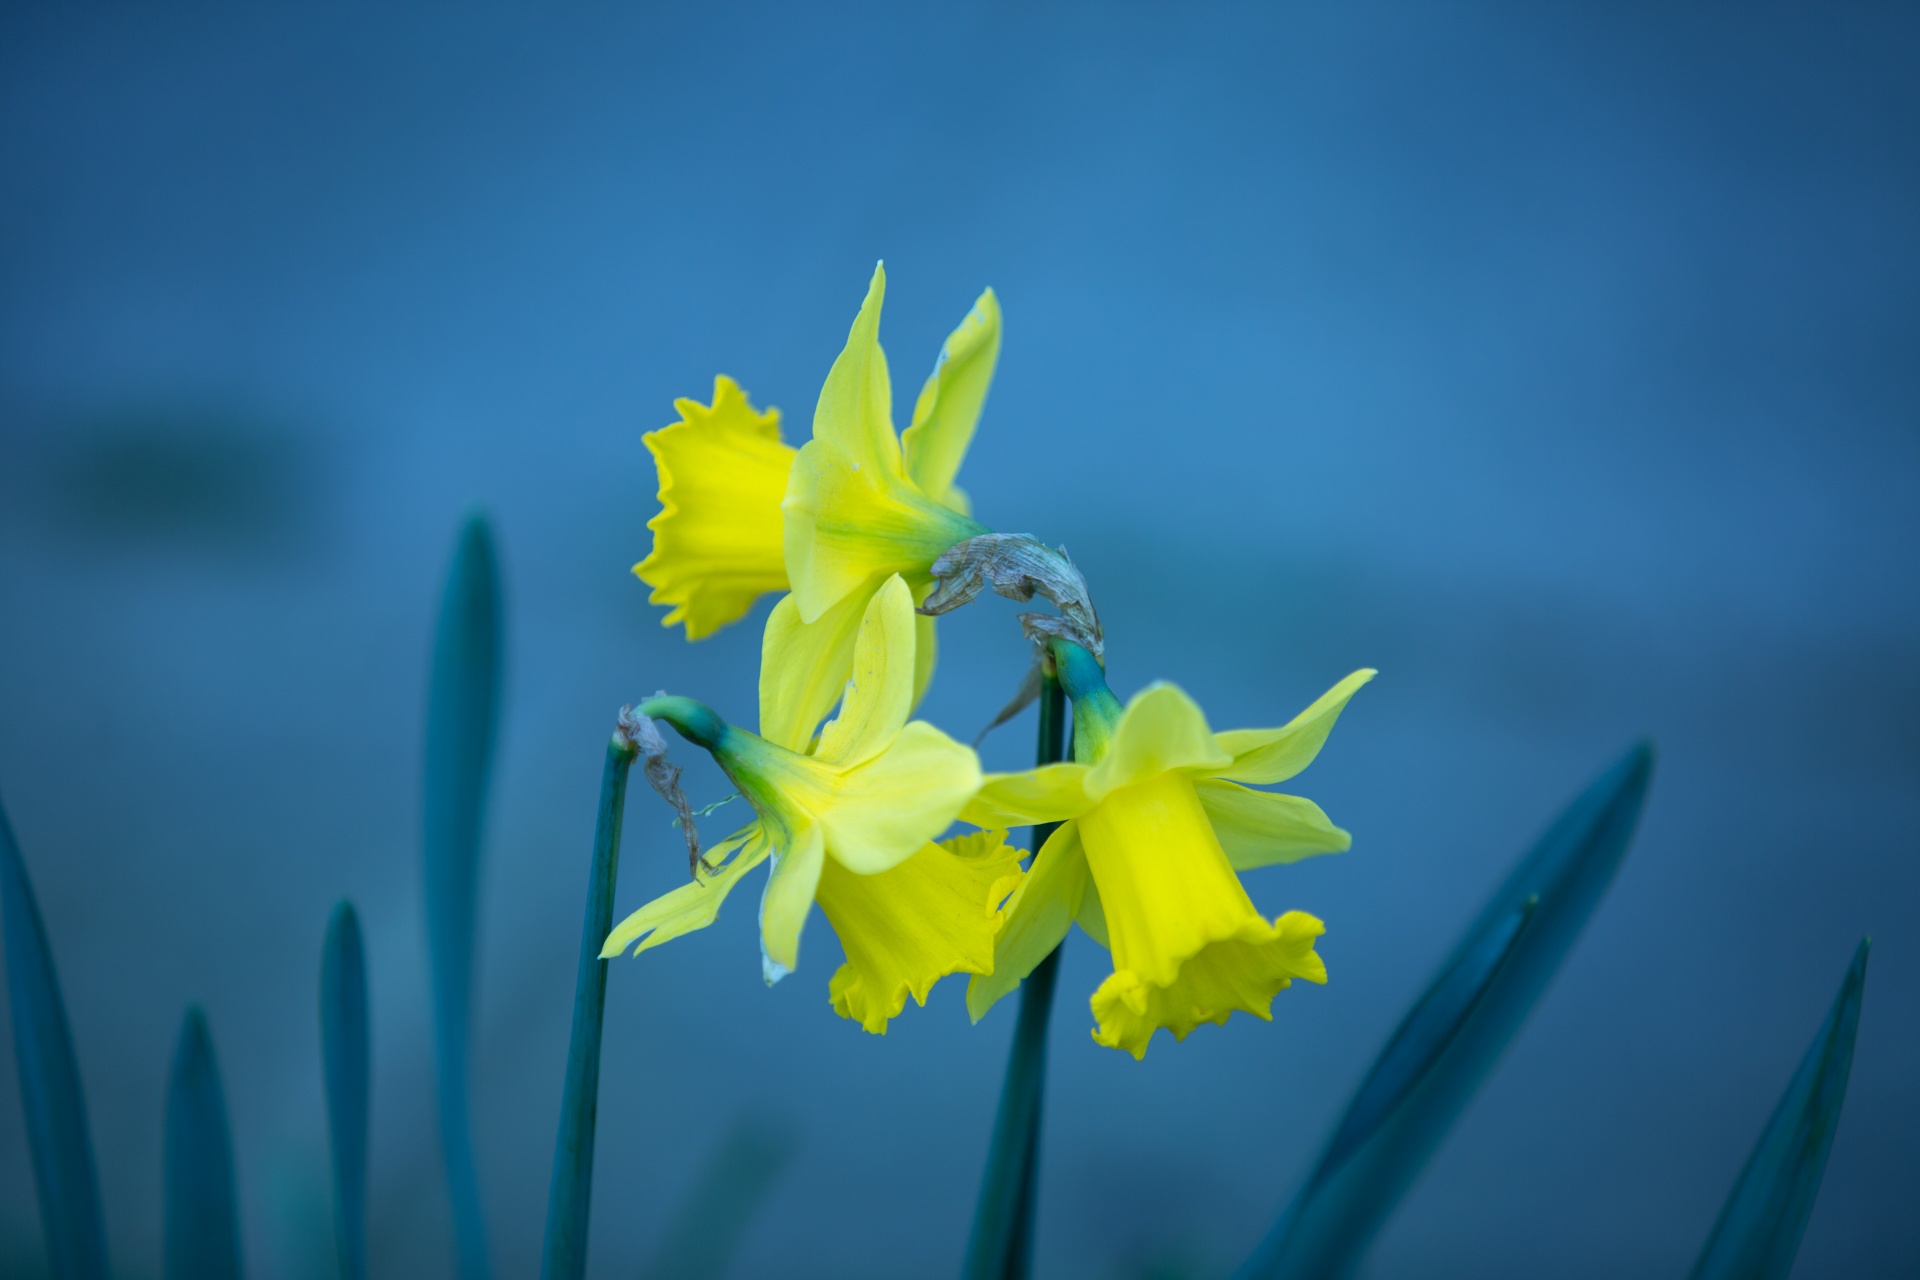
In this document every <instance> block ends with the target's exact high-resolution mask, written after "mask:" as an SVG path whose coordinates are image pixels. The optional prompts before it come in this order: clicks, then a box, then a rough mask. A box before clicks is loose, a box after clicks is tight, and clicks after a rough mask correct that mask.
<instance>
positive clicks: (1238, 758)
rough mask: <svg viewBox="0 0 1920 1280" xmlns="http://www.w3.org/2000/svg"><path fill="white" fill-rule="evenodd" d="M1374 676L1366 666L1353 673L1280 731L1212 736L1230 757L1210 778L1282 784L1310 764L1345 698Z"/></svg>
mask: <svg viewBox="0 0 1920 1280" xmlns="http://www.w3.org/2000/svg"><path fill="white" fill-rule="evenodd" d="M1377 674H1378V672H1376V671H1374V670H1373V669H1372V668H1370V667H1369V668H1364V669H1362V670H1359V671H1356V672H1354V673H1353V674H1352V675H1350V676H1348V677H1347V678H1346V679H1344V680H1342V681H1341V682H1340V683H1339V684H1336V685H1335V686H1333V688H1331V689H1329V690H1327V691H1326V692H1325V693H1323V694H1321V695H1320V697H1319V698H1318V699H1316V700H1315V702H1314V704H1313V705H1312V706H1310V707H1308V708H1307V709H1306V710H1305V711H1302V712H1301V713H1300V714H1299V715H1297V716H1295V717H1294V718H1293V719H1292V720H1290V721H1288V722H1287V724H1286V725H1285V726H1283V727H1282V728H1279V729H1229V730H1227V731H1226V732H1225V733H1221V734H1217V735H1215V736H1216V738H1217V740H1218V741H1219V744H1220V748H1221V749H1222V750H1223V751H1226V752H1227V753H1228V754H1230V755H1231V756H1232V757H1233V764H1232V765H1231V766H1230V767H1228V768H1226V769H1222V770H1220V771H1219V772H1218V773H1216V774H1215V775H1214V776H1215V777H1220V778H1227V779H1230V780H1231V781H1234V782H1251V783H1254V784H1256V785H1265V784H1267V783H1273V782H1285V781H1286V780H1287V779H1288V778H1291V777H1292V776H1293V775H1294V774H1296V773H1299V772H1300V771H1301V770H1302V769H1304V768H1306V767H1307V766H1308V765H1310V764H1312V763H1313V758H1314V757H1315V756H1317V755H1319V754H1320V747H1321V745H1322V744H1323V743H1325V742H1326V740H1327V735H1328V734H1329V733H1332V732H1333V724H1334V721H1336V720H1338V719H1339V718H1340V712H1341V710H1342V709H1343V708H1345V706H1346V705H1347V699H1349V698H1351V697H1353V695H1354V694H1355V693H1356V692H1357V691H1358V690H1359V688H1360V686H1361V685H1363V684H1365V683H1366V682H1367V681H1369V680H1371V679H1373V677H1374V676H1375V675H1377Z"/></svg>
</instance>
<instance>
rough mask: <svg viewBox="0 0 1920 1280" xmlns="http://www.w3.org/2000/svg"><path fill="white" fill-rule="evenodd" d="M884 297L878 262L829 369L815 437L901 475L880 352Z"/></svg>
mask: <svg viewBox="0 0 1920 1280" xmlns="http://www.w3.org/2000/svg"><path fill="white" fill-rule="evenodd" d="M886 297H887V268H886V264H885V263H878V264H876V265H875V266H874V268H873V278H872V279H871V280H869V281H868V282H867V296H866V298H865V299H864V300H863V301H862V302H861V303H860V314H859V315H857V316H855V317H854V318H853V327H852V328H851V329H850V330H848V331H847V345H846V346H845V347H843V348H842V349H841V351H840V354H839V356H837V357H836V358H835V359H834V362H833V368H831V369H829V370H828V371H827V380H826V382H825V383H824V384H822V385H821V387H820V399H819V401H818V402H816V403H815V405H814V408H813V438H814V439H815V440H824V441H827V442H830V443H832V444H836V445H838V446H840V447H841V448H842V449H844V450H845V451H846V452H847V455H848V457H849V459H850V460H851V461H853V462H857V463H860V464H861V465H862V466H864V467H866V468H868V469H869V470H871V469H874V468H879V469H881V470H884V471H887V472H888V473H890V474H895V475H898V474H902V473H901V469H900V442H899V440H898V439H897V438H896V437H895V436H894V433H893V388H892V383H891V382H890V381H889V380H888V378H887V357H886V353H885V352H883V351H882V350H881V349H880V307H881V304H882V303H884V302H885V301H886Z"/></svg>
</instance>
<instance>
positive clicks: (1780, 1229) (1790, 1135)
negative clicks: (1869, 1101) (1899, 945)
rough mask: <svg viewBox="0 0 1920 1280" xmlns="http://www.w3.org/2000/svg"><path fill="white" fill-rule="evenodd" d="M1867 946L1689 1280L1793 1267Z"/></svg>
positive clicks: (1774, 1279) (1851, 1029)
mask: <svg viewBox="0 0 1920 1280" xmlns="http://www.w3.org/2000/svg"><path fill="white" fill-rule="evenodd" d="M1867 947H1868V940H1867V939H1865V938H1863V939H1861V941H1860V946H1859V947H1858V948H1857V949H1856V950H1855V951H1854V953H1853V963H1852V964H1851V965H1849V966H1848V967H1847V976H1846V978H1845V979H1844V980H1842V981H1841V983H1840V993H1839V994H1838V995H1836V996H1835V997H1834V998H1833V1007H1832V1008H1831V1009H1829V1010H1827V1020H1826V1021H1825V1022H1823V1023H1821V1024H1820V1031H1819V1034H1817V1035H1815V1036H1814V1038H1813V1044H1812V1045H1810V1046H1809V1047H1808V1048H1807V1053H1806V1056H1805V1057H1803V1058H1802V1059H1800V1069H1799V1070H1798V1071H1795V1072H1794V1073H1793V1079H1792V1080H1791V1081H1789V1082H1788V1084H1787V1092H1786V1094H1785V1096H1783V1097H1782V1098H1781V1099H1780V1105H1779V1106H1777V1107H1775V1108H1774V1110H1773V1118H1772V1119H1771V1120H1769V1121H1767V1127H1766V1129H1765V1131H1763V1132H1762V1133H1761V1135H1760V1141H1759V1142H1758V1143H1756V1144H1755V1145H1754V1148H1753V1154H1752V1155H1750V1156H1748V1157H1747V1167H1746V1168H1744V1169H1742V1170H1741V1171H1740V1181H1738V1182H1736V1183H1734V1185H1733V1194H1731V1195H1729V1196H1728V1197H1727V1203H1726V1205H1725V1206H1724V1207H1723V1208H1722V1209H1721V1210H1720V1220H1719V1221H1718V1222H1716V1223H1714V1224H1713V1234H1712V1235H1710V1236H1708V1237H1707V1244H1706V1247H1705V1248H1704V1249H1702V1250H1701V1251H1700V1260H1699V1261H1698V1262H1696V1263H1694V1264H1693V1271H1692V1272H1691V1280H1786V1277H1787V1274H1788V1273H1789V1272H1791V1271H1792V1270H1793V1259H1794V1255H1795V1254H1797V1253H1799V1252H1800V1237H1801V1235H1802V1234H1804V1233H1805V1231H1806V1229H1807V1219H1808V1217H1809V1216H1811V1215H1812V1213H1813V1201H1814V1197H1815V1196H1817V1195H1819V1194H1820V1179H1821V1178H1822V1177H1823V1176H1824V1175H1825V1174H1826V1171H1827V1153H1828V1152H1829V1151H1831V1150H1832V1149H1833V1134H1834V1130H1835V1129H1837V1128H1838V1127H1839V1125H1840V1107H1841V1105H1842V1104H1843V1103H1845V1102H1846V1100H1847V1078H1848V1076H1849V1075H1850V1074H1851V1073H1852V1071H1853V1041H1854V1036H1855V1034H1856V1033H1857V1032H1858V1031H1859V1030H1860V1001H1861V997H1862V996H1863V995H1864V994H1865V991H1866V984H1867Z"/></svg>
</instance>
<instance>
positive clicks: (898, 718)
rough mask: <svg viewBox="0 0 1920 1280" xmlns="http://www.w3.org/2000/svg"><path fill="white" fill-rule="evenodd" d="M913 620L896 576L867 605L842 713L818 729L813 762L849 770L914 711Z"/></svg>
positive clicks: (868, 757)
mask: <svg viewBox="0 0 1920 1280" xmlns="http://www.w3.org/2000/svg"><path fill="white" fill-rule="evenodd" d="M914 616H915V615H914V612H913V595H912V593H911V592H909V591H908V590H907V584H906V583H904V582H902V581H901V580H900V576H899V575H898V574H895V575H894V576H892V577H890V578H888V579H887V580H886V582H884V583H883V584H881V587H880V590H879V591H877V592H875V593H874V596H873V599H872V600H871V601H869V602H868V604H867V608H866V612H865V615H864V616H863V618H862V619H861V622H860V631H859V634H858V635H857V637H856V638H855V640H854V642H853V673H852V676H851V677H850V678H849V679H848V681H847V685H846V693H845V695H844V696H843V697H842V698H841V701H840V714H839V715H838V716H835V717H834V719H833V721H832V722H831V723H830V724H828V725H827V727H826V728H825V729H824V730H822V731H821V733H820V745H819V746H818V747H816V748H815V749H814V752H813V754H814V757H815V758H816V759H818V760H823V761H825V762H827V763H828V764H838V765H843V766H846V767H848V768H851V767H853V766H855V765H859V764H864V763H865V762H867V761H868V760H871V759H872V758H873V757H874V756H876V755H878V754H879V753H880V751H881V749H882V748H884V747H885V746H886V745H887V744H888V743H890V742H892V741H893V738H894V735H895V734H897V733H899V732H900V728H901V726H902V725H904V724H906V722H907V717H908V716H909V715H911V714H912V713H913V681H914V673H915V669H916V666H915V662H914V647H915V640H916V633H917V631H918V628H916V627H915V626H914ZM814 625H815V626H819V625H821V624H820V623H815V624H814Z"/></svg>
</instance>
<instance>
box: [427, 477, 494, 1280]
mask: <svg viewBox="0 0 1920 1280" xmlns="http://www.w3.org/2000/svg"><path fill="white" fill-rule="evenodd" d="M501 629H502V622H501V602H500V575H499V567H498V561H497V558H496V556H495V554H494V547H493V534H492V532H491V530H490V529H489V527H488V525H487V520H486V517H485V516H483V515H479V514H474V515H471V516H469V517H468V518H467V521H466V524H465V525H464V526H463V527H462V529H461V531H460V539H459V542H458V543H457V544H456V546H455V548H454V555H453V563H452V565H451V567H450V568H449V570H448V573H447V584H446V591H445V593H444V594H443V596H442V597H441V603H440V618H439V624H438V627H437V628H436V630H435V633H434V641H433V667H432V671H431V674H430V676H429V680H428V689H427V740H426V761H425V779H424V780H425V794H424V796H423V803H424V809H423V814H422V816H423V831H422V836H423V839H422V845H423V855H424V859H423V860H424V863H425V873H426V885H425V906H426V918H427V919H426V923H427V951H428V960H429V967H430V970H431V973H432V984H433V1026H434V1060H435V1066H436V1085H437V1092H438V1103H439V1113H440V1142H441V1148H442V1151H443V1153H444V1155H445V1157H446V1168H447V1184H448V1191H449V1193H450V1194H451V1197H452V1201H453V1223H454V1240H455V1244H456V1248H457V1256H458V1264H459V1272H458V1274H459V1275H460V1277H461V1280H486V1277H487V1275H488V1273H489V1267H488V1262H487V1237H486V1222H485V1215H484V1211H483V1209H482V1206H481V1199H480V1177H479V1171H478V1169H477V1167H476V1166H475V1163H474V1156H473V1134H472V1130H471V1127H470V1120H469V1115H468V1101H467V1095H468V1064H467V1052H468V1044H469V1041H470V1039H471V1018H472V1006H473V957H474V933H475V929H476V925H477V920H478V914H479V885H480V837H481V827H482V820H483V818H484V815H485V811H486V799H487V780H488V772H489V769H490V767H491V764H492V759H493V742H494V728H495V724H496V721H497V718H498V712H499V699H500V665H501Z"/></svg>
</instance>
